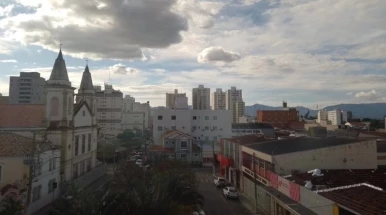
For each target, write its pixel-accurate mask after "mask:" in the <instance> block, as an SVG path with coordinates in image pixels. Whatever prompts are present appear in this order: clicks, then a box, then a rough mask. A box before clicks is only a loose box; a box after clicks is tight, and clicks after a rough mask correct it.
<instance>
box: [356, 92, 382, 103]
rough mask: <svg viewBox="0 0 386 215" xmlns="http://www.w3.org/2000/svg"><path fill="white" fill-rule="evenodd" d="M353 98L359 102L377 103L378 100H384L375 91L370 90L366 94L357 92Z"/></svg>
mask: <svg viewBox="0 0 386 215" xmlns="http://www.w3.org/2000/svg"><path fill="white" fill-rule="evenodd" d="M355 98H358V99H360V100H364V101H379V100H383V101H384V100H386V98H385V97H383V96H382V95H381V94H380V93H377V91H375V90H370V91H368V92H364V91H362V92H358V93H356V94H355Z"/></svg>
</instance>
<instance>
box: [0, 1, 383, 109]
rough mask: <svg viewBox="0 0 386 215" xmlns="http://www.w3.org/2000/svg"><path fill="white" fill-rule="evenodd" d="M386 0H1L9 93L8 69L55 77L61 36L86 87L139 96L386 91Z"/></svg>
mask: <svg viewBox="0 0 386 215" xmlns="http://www.w3.org/2000/svg"><path fill="white" fill-rule="evenodd" d="M385 20H386V1H385V0H366V1H364V0H338V1H337V0H213V1H206V0H83V1H79V0H2V1H0V35H1V36H0V74H1V75H0V93H2V94H3V95H8V88H9V76H17V75H18V74H19V72H21V71H24V72H30V71H36V72H40V73H41V75H42V76H43V77H45V78H48V77H49V74H50V72H51V69H52V66H53V64H54V61H55V59H56V57H57V54H58V51H59V47H60V44H62V51H63V55H64V58H65V60H66V64H67V69H68V72H69V78H70V81H71V82H72V85H73V86H74V87H79V85H80V79H81V75H82V72H83V70H84V67H85V65H86V60H88V65H89V67H90V71H91V73H92V77H93V82H94V85H103V83H105V82H108V83H110V84H113V86H114V88H115V89H119V90H121V91H122V92H123V93H124V94H125V95H131V96H134V97H135V98H136V101H139V102H146V101H150V104H151V105H152V106H164V105H165V93H166V92H173V90H174V89H178V90H179V91H180V92H185V93H187V96H188V97H189V103H191V90H192V88H194V87H197V86H198V85H199V84H203V85H204V86H205V87H210V88H211V92H213V91H215V89H216V88H222V89H223V90H226V89H229V88H230V87H231V86H235V87H237V88H238V89H242V90H243V99H244V101H245V103H246V105H252V104H255V103H258V104H265V105H273V106H280V105H281V102H282V101H283V100H286V101H287V102H288V104H289V106H298V105H302V106H306V107H309V108H314V109H315V108H316V106H317V105H318V106H319V107H323V106H327V105H332V104H340V103H371V102H385V101H386V98H385V97H386V95H385V93H386V87H385V86H386V85H385V83H386V73H385V71H386V22H385Z"/></svg>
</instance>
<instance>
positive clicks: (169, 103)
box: [165, 89, 187, 109]
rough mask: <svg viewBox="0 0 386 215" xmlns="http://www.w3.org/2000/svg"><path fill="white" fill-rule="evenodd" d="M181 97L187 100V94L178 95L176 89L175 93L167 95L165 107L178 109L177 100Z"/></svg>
mask: <svg viewBox="0 0 386 215" xmlns="http://www.w3.org/2000/svg"><path fill="white" fill-rule="evenodd" d="M179 97H183V98H186V99H187V97H186V93H178V90H177V89H175V90H174V93H166V105H165V107H166V108H168V109H174V108H176V100H177V98H179Z"/></svg>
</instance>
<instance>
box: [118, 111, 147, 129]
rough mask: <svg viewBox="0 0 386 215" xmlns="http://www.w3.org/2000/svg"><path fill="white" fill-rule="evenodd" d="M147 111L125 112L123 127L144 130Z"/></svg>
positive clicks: (123, 114)
mask: <svg viewBox="0 0 386 215" xmlns="http://www.w3.org/2000/svg"><path fill="white" fill-rule="evenodd" d="M146 121H147V120H146V118H145V112H123V113H122V129H123V130H127V129H128V130H136V129H139V130H143V129H145V123H146Z"/></svg>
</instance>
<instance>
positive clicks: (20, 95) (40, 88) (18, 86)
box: [9, 72, 46, 104]
mask: <svg viewBox="0 0 386 215" xmlns="http://www.w3.org/2000/svg"><path fill="white" fill-rule="evenodd" d="M45 83H46V80H45V79H44V78H42V77H40V73H38V72H20V76H19V77H18V76H11V77H10V83H9V104H44V85H45Z"/></svg>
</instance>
